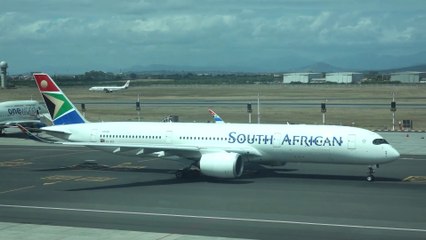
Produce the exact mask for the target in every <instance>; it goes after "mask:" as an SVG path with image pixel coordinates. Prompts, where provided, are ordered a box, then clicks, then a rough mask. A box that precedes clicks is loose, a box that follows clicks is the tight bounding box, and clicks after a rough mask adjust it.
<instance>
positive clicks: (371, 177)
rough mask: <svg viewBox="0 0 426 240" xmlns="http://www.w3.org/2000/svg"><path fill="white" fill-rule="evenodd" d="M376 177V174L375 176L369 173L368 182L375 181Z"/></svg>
mask: <svg viewBox="0 0 426 240" xmlns="http://www.w3.org/2000/svg"><path fill="white" fill-rule="evenodd" d="M374 179H375V178H374V176H373V175H368V176H367V181H368V182H373V181H374Z"/></svg>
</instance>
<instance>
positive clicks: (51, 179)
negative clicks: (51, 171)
mask: <svg viewBox="0 0 426 240" xmlns="http://www.w3.org/2000/svg"><path fill="white" fill-rule="evenodd" d="M41 179H42V180H46V181H48V182H45V183H43V185H53V184H56V183H61V182H65V181H81V182H106V181H110V180H114V179H115V178H112V177H93V176H72V175H52V176H47V177H43V178H41Z"/></svg>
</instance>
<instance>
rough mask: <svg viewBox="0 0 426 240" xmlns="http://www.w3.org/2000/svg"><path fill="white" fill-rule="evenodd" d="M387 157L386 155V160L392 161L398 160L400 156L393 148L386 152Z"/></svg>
mask: <svg viewBox="0 0 426 240" xmlns="http://www.w3.org/2000/svg"><path fill="white" fill-rule="evenodd" d="M387 155H388V158H389V159H391V160H392V161H393V160H397V159H399V157H400V156H401V155H400V154H399V152H398V151H397V150H396V149H395V148H393V147H390V149H389V150H388V151H387Z"/></svg>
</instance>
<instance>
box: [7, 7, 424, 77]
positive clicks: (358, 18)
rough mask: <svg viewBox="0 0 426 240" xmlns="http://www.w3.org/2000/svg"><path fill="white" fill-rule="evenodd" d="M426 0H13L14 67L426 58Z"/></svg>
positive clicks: (274, 67) (10, 46)
mask: <svg viewBox="0 0 426 240" xmlns="http://www.w3.org/2000/svg"><path fill="white" fill-rule="evenodd" d="M425 26H426V2H425V1H423V0H400V1H399V0H398V1H397V0H386V1H384V0H324V1H319V0H259V1H254V0H130V1H126V0H123V1H116V0H115V1H112V0H93V1H90V0H42V1H34V0H4V1H2V2H1V3H0V60H5V61H7V62H8V64H9V69H8V71H9V73H11V74H17V73H23V72H30V71H43V72H48V73H55V74H59V73H84V72H85V71H90V70H101V71H113V72H118V71H126V70H128V69H136V68H138V67H139V66H145V67H146V66H148V67H149V66H153V65H163V66H164V67H167V66H178V67H180V68H187V69H190V68H194V67H196V68H197V69H206V70H211V69H214V70H223V71H251V72H267V71H274V72H283V71H289V70H291V69H296V68H300V67H303V66H306V65H310V64H313V63H316V62H325V63H328V64H331V65H334V66H337V67H341V68H346V69H363V70H365V69H367V70H370V69H371V70H375V69H387V68H394V67H405V66H411V65H417V64H426V44H425V43H426V27H425Z"/></svg>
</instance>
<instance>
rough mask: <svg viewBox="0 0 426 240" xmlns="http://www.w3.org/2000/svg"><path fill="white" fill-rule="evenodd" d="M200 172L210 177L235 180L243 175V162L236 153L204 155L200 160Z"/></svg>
mask: <svg viewBox="0 0 426 240" xmlns="http://www.w3.org/2000/svg"><path fill="white" fill-rule="evenodd" d="M200 170H201V173H203V174H204V175H206V176H210V177H217V178H237V177H240V176H241V175H242V174H243V170H244V162H243V159H242V157H241V155H240V154H238V153H228V152H216V153H205V154H203V155H202V156H201V159H200Z"/></svg>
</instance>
